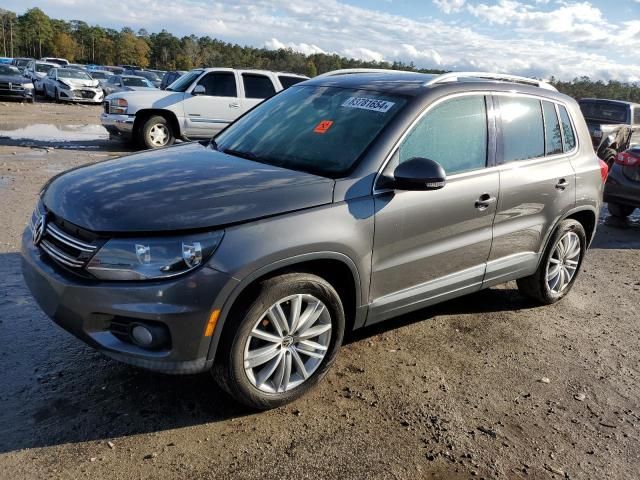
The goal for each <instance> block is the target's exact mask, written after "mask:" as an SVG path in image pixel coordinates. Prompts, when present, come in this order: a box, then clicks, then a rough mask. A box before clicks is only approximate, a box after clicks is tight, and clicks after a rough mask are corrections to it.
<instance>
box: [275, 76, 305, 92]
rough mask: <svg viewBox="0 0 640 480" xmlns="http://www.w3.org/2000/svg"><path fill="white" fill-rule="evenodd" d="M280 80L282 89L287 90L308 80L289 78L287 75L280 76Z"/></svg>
mask: <svg viewBox="0 0 640 480" xmlns="http://www.w3.org/2000/svg"><path fill="white" fill-rule="evenodd" d="M278 80H280V83H281V84H282V88H284V89H287V88H289V87H291V86H293V85H295V84H296V83H300V82H304V81H305V80H306V79H305V78H300V77H289V76H287V75H279V76H278Z"/></svg>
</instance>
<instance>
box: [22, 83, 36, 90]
mask: <svg viewBox="0 0 640 480" xmlns="http://www.w3.org/2000/svg"><path fill="white" fill-rule="evenodd" d="M22 87H23V88H24V89H25V90H33V83H24V84H23V85H22Z"/></svg>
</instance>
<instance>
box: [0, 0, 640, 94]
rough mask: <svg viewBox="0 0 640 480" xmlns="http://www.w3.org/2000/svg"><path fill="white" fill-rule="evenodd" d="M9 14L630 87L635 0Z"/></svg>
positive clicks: (146, 0) (276, 2) (7, 3)
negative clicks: (42, 15)
mask: <svg viewBox="0 0 640 480" xmlns="http://www.w3.org/2000/svg"><path fill="white" fill-rule="evenodd" d="M0 6H1V7H3V8H6V9H9V10H13V11H15V12H16V13H18V14H21V13H24V11H25V10H26V9H27V8H31V7H35V6H37V7H40V8H41V9H42V10H44V11H45V13H46V14H47V15H49V16H50V17H53V18H62V19H65V20H84V21H86V22H87V23H89V24H99V25H101V26H108V27H112V28H116V29H120V28H122V27H123V26H128V27H131V28H133V29H134V30H138V29H139V28H145V29H147V30H148V31H149V32H156V31H160V30H162V29H163V28H164V29H166V30H168V31H170V32H171V33H173V34H175V35H178V36H182V35H191V34H195V35H198V36H201V35H209V36H212V37H216V38H219V39H221V40H224V41H228V42H233V43H239V44H241V45H251V46H256V47H267V48H281V47H287V48H292V49H294V50H298V51H301V52H304V53H313V52H325V53H337V54H339V55H344V56H348V57H354V58H361V59H366V60H387V61H394V60H402V61H405V62H411V61H412V62H414V63H415V64H416V65H417V66H419V67H425V68H440V69H443V70H457V71H469V70H470V71H492V72H504V73H512V74H518V75H527V76H535V77H539V78H548V77H549V76H551V75H554V76H555V77H556V78H560V79H563V80H570V79H573V78H574V77H577V76H582V75H587V76H589V77H591V78H592V79H597V80H610V79H614V80H621V81H632V82H638V81H640V0H590V1H574V0H422V1H418V0H368V1H367V0H271V1H267V0H254V1H249V0H222V1H209V0H169V1H167V0H100V1H99V2H94V1H87V0H44V1H33V2H30V3H29V4H25V1H24V0H0Z"/></svg>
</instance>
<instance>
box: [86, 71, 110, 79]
mask: <svg viewBox="0 0 640 480" xmlns="http://www.w3.org/2000/svg"><path fill="white" fill-rule="evenodd" d="M90 75H91V76H92V77H93V78H97V79H100V80H104V79H105V78H107V77H110V76H111V75H109V74H108V73H104V72H91V74H90Z"/></svg>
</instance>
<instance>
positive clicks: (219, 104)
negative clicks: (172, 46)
mask: <svg viewBox="0 0 640 480" xmlns="http://www.w3.org/2000/svg"><path fill="white" fill-rule="evenodd" d="M199 85H202V86H203V87H204V93H203V94H200V95H198V94H195V95H194V93H193V92H194V90H195V88H197V86H199ZM184 113H185V131H186V133H187V136H191V137H207V138H208V137H211V136H213V135H215V134H216V133H218V132H219V131H220V130H222V129H223V128H224V127H226V126H227V125H228V124H229V123H231V122H233V121H234V120H235V119H236V118H237V117H238V116H239V115H240V114H241V113H242V103H241V101H240V97H239V96H238V81H237V77H236V74H235V72H231V71H214V72H209V73H207V74H206V75H204V76H203V77H202V78H200V80H199V81H198V83H197V84H196V85H195V86H194V87H192V90H191V91H190V92H187V93H185V95H184Z"/></svg>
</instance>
